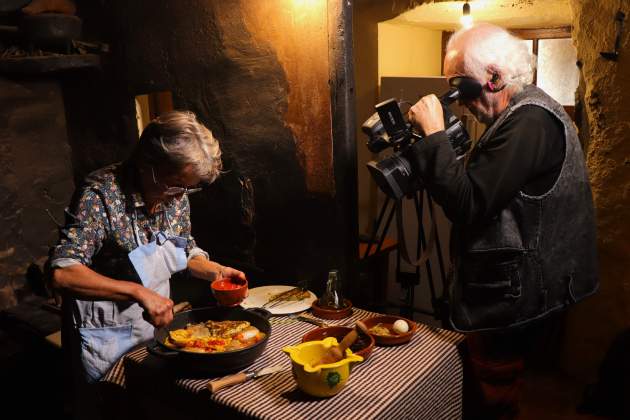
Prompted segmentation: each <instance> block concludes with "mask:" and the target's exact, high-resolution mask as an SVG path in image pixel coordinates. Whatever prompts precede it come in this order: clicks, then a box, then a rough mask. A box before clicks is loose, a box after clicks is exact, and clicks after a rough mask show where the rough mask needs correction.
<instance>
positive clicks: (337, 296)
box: [319, 270, 343, 309]
mask: <svg viewBox="0 0 630 420" xmlns="http://www.w3.org/2000/svg"><path fill="white" fill-rule="evenodd" d="M319 306H321V307H325V308H332V309H341V308H343V296H342V295H341V280H340V279H339V271H338V270H330V271H329V272H328V281H327V282H326V291H325V292H324V294H323V295H322V297H321V298H320V299H319Z"/></svg>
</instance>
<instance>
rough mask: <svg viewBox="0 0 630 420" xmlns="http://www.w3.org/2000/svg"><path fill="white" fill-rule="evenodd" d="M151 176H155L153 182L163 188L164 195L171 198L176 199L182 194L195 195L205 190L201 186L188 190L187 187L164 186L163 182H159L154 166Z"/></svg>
mask: <svg viewBox="0 0 630 420" xmlns="http://www.w3.org/2000/svg"><path fill="white" fill-rule="evenodd" d="M151 175H152V176H153V182H154V183H155V185H159V186H160V187H162V188H163V191H162V194H164V195H168V196H171V197H175V196H178V195H182V194H186V195H190V194H194V193H196V192H199V191H201V190H202V189H203V188H201V187H200V186H195V187H192V188H187V187H169V186H168V185H166V184H162V183H161V182H159V181H158V180H157V177H156V176H155V170H154V169H153V166H152V167H151Z"/></svg>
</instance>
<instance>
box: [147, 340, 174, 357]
mask: <svg viewBox="0 0 630 420" xmlns="http://www.w3.org/2000/svg"><path fill="white" fill-rule="evenodd" d="M147 351H148V352H149V353H151V354H152V355H154V356H157V357H164V358H167V359H171V358H173V357H177V355H179V353H178V352H176V351H167V350H164V349H163V348H162V347H160V344H159V343H158V342H157V341H154V342H152V343H149V344H147Z"/></svg>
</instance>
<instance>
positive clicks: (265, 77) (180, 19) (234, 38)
mask: <svg viewBox="0 0 630 420" xmlns="http://www.w3.org/2000/svg"><path fill="white" fill-rule="evenodd" d="M296 4H301V3H295V2H287V1H284V0H274V1H265V2H241V1H238V0H229V1H221V2H208V1H201V0H195V1H189V2H186V3H185V4H183V3H180V2H166V3H165V4H164V5H162V6H160V7H159V8H156V7H153V2H151V1H137V2H127V1H122V0H121V1H116V2H112V3H111V6H109V7H110V8H111V15H112V19H111V23H112V32H113V37H114V40H115V41H116V42H115V50H116V54H117V55H118V56H119V60H120V65H121V67H122V68H124V77H122V78H123V79H124V80H125V83H126V84H127V85H128V90H129V92H130V94H131V95H137V94H140V93H146V92H151V91H161V90H170V91H172V93H173V100H174V104H175V107H176V108H180V109H190V110H192V111H194V112H195V113H196V114H197V115H198V116H199V117H200V118H201V120H202V121H203V122H204V123H206V124H207V125H208V127H209V128H210V129H211V130H212V131H213V133H214V134H215V135H216V136H217V138H219V140H220V142H221V147H222V149H223V151H224V158H225V159H224V162H226V164H227V168H228V169H230V170H232V171H236V172H237V173H239V174H242V175H244V176H246V177H248V178H250V179H252V181H253V186H254V194H255V208H256V215H255V223H256V226H255V228H256V235H257V250H256V259H257V264H259V265H260V266H261V267H263V268H265V269H266V270H267V271H268V272H269V273H274V272H277V273H281V274H283V276H282V277H277V276H276V278H275V281H276V282H277V281H294V280H296V279H306V280H310V279H311V278H319V279H320V280H321V281H324V280H325V272H326V270H327V269H328V268H330V266H331V264H336V263H335V262H332V263H328V262H324V261H322V260H325V259H327V258H329V257H331V255H333V254H334V252H330V251H329V249H327V244H328V243H334V244H338V243H346V242H347V241H349V240H352V238H346V237H342V236H341V232H344V230H343V229H333V228H334V227H335V226H333V224H330V220H341V219H340V217H341V218H343V215H336V214H335V213H334V211H335V208H334V204H335V202H334V200H341V199H344V198H343V197H341V198H338V197H335V196H334V183H333V178H332V177H333V174H334V173H333V171H332V166H331V164H332V138H331V122H330V119H331V115H330V88H329V86H328V77H329V68H328V39H327V36H328V35H327V34H328V26H327V23H324V22H325V17H326V7H325V5H326V3H325V2H316V3H312V4H311V3H310V2H306V3H304V5H305V6H308V7H313V5H317V7H318V8H321V10H320V12H319V13H320V14H319V15H318V16H317V19H315V20H314V21H312V22H311V23H310V24H312V27H311V26H309V29H310V33H308V32H309V31H306V32H307V33H303V32H302V29H303V27H304V25H305V23H304V22H302V21H300V18H301V17H300V16H299V14H298V13H297V12H296V11H295V9H294V8H295V7H296V6H295V5H296ZM309 5H310V6H309ZM322 13H323V14H322ZM305 18H306V17H305ZM272 19H277V22H276V23H275V24H273V23H271V22H270V21H271V20H272ZM138 22H142V24H141V25H139V24H138ZM275 25H278V26H277V27H276V26H275ZM270 26H271V27H270ZM322 55H323V56H322ZM309 73H312V74H309ZM348 199H350V198H348ZM212 210H213V209H211V208H210V209H208V208H204V209H195V208H193V209H192V214H193V218H195V217H196V216H195V214H199V213H200V212H201V213H202V214H203V217H220V215H217V214H215V213H213V212H212ZM196 212H197V213H196ZM342 223H347V221H343V222H342ZM210 234H212V233H210ZM210 251H212V250H210ZM335 258H336V257H334V256H333V257H332V260H333V261H334V260H335ZM317 270H323V274H321V273H318V272H317Z"/></svg>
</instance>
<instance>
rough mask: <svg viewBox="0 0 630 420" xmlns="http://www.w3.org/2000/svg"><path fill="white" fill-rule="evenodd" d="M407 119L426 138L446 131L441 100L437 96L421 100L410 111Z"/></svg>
mask: <svg viewBox="0 0 630 420" xmlns="http://www.w3.org/2000/svg"><path fill="white" fill-rule="evenodd" d="M407 117H408V119H409V122H410V123H411V124H412V125H413V126H414V127H416V128H417V129H419V130H420V131H422V133H423V134H424V135H425V136H430V135H431V134H433V133H437V132H438V131H443V130H444V111H443V110H442V104H441V103H440V100H439V99H438V98H437V96H435V95H427V96H425V97H423V98H421V99H420V100H419V101H418V102H416V104H415V105H414V106H412V107H411V108H410V109H409V113H408V114H407Z"/></svg>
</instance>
